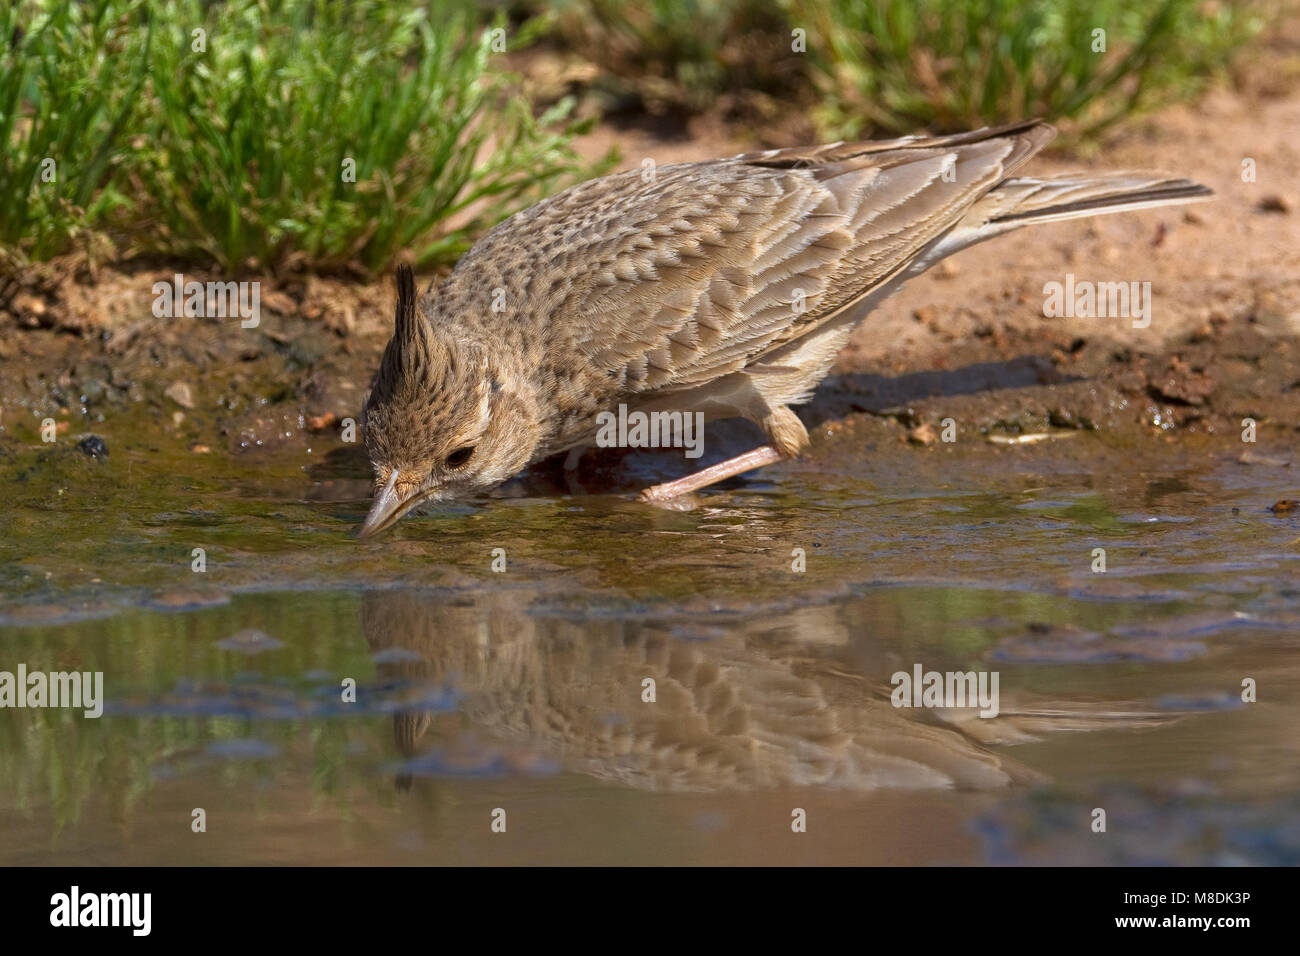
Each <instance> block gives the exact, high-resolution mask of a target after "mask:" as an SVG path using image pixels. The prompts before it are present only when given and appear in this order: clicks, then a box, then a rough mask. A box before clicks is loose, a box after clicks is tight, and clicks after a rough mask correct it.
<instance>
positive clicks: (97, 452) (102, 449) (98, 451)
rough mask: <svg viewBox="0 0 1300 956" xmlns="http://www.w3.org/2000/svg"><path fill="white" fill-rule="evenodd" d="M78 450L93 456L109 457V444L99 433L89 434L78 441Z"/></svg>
mask: <svg viewBox="0 0 1300 956" xmlns="http://www.w3.org/2000/svg"><path fill="white" fill-rule="evenodd" d="M77 451H79V452H81V453H82V454H85V455H89V456H90V457H91V458H107V457H108V445H107V444H106V443H105V442H104V439H102V438H100V437H99V436H98V435H87V436H86V437H85V438H83V439H81V441H79V442H77Z"/></svg>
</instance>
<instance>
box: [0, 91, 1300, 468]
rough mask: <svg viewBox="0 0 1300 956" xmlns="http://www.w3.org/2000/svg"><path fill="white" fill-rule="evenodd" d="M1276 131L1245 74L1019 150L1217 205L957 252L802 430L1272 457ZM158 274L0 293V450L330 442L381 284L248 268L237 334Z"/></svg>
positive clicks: (346, 405)
mask: <svg viewBox="0 0 1300 956" xmlns="http://www.w3.org/2000/svg"><path fill="white" fill-rule="evenodd" d="M1292 86H1293V85H1292ZM1297 130H1300V91H1297V90H1295V89H1294V88H1292V89H1289V90H1285V91H1272V90H1270V89H1269V88H1268V87H1267V85H1263V86H1260V85H1255V86H1254V87H1251V88H1248V91H1246V92H1242V91H1237V92H1228V91H1223V90H1219V91H1216V92H1214V93H1211V94H1210V95H1208V96H1206V97H1205V98H1203V99H1202V100H1201V101H1200V102H1199V103H1197V104H1195V105H1194V106H1188V107H1179V108H1174V109H1170V110H1166V111H1164V112H1163V113H1161V114H1159V115H1156V116H1153V117H1150V118H1147V119H1142V120H1139V121H1136V122H1134V123H1133V124H1131V125H1130V126H1129V127H1127V128H1126V130H1125V131H1123V132H1122V133H1120V134H1118V135H1116V136H1115V137H1113V138H1111V139H1110V140H1108V141H1107V142H1106V143H1105V144H1103V145H1102V146H1101V147H1100V148H1099V149H1098V150H1097V151H1096V153H1095V155H1090V156H1088V157H1080V156H1061V155H1057V154H1050V153H1049V154H1048V155H1046V156H1043V157H1040V158H1038V159H1036V160H1035V161H1034V163H1033V164H1031V167H1030V170H1029V172H1030V173H1031V174H1032V173H1034V172H1041V173H1049V174H1050V173H1055V172H1063V171H1066V170H1071V169H1077V170H1082V171H1090V170H1117V169H1124V168H1132V169H1162V170H1166V171H1169V172H1173V173H1177V174H1180V175H1185V176H1188V177H1190V178H1192V179H1195V180H1198V181H1200V182H1202V183H1205V184H1206V185H1208V186H1210V187H1211V188H1213V189H1214V190H1215V192H1216V194H1217V195H1216V199H1215V201H1213V202H1209V203H1204V204H1200V205H1196V206H1191V207H1186V208H1175V209H1161V210H1153V211H1147V212H1140V213H1133V214H1125V215H1116V216H1108V217H1103V218H1099V219H1094V220H1085V221H1077V222H1067V223H1058V224H1052V225H1047V226H1040V227H1036V228H1032V229H1026V230H1022V231H1021V232H1019V233H1015V234H1012V235H1010V236H1006V237H1002V238H999V239H996V240H993V241H991V242H989V243H986V244H984V245H982V246H978V247H975V248H973V249H969V250H966V251H964V252H962V253H960V254H959V255H957V256H955V257H953V258H952V259H950V260H948V261H947V262H945V263H942V264H941V265H940V266H939V267H937V268H936V269H934V270H932V272H931V273H930V274H929V275H927V276H923V277H921V278H919V279H917V280H914V281H913V282H912V283H910V284H909V286H908V287H907V288H906V289H904V290H903V291H902V292H901V293H900V294H899V295H898V296H896V297H894V298H893V299H891V300H889V301H888V302H886V303H884V304H883V305H882V306H881V307H880V308H879V309H878V310H877V311H876V312H875V313H874V314H873V315H872V316H870V317H869V318H868V320H867V321H866V322H864V323H863V325H862V326H861V327H860V328H859V329H858V331H857V332H856V333H855V335H854V337H853V339H852V340H851V342H850V344H849V346H848V347H847V348H846V349H845V351H844V352H843V353H842V355H841V356H840V359H839V363H838V367H837V369H836V372H837V373H838V374H836V375H835V376H833V378H832V379H831V380H829V381H828V382H827V383H825V384H824V385H823V386H822V388H821V389H820V390H819V392H818V395H817V397H816V399H815V400H814V401H813V403H812V404H811V405H810V406H807V407H806V408H805V409H803V410H802V412H801V414H803V416H804V418H805V420H806V421H807V422H808V423H809V424H810V425H813V426H824V428H823V427H817V428H815V429H814V435H815V436H816V435H818V434H823V435H824V434H825V433H826V431H827V430H829V431H832V432H833V431H837V430H843V429H849V430H852V429H855V428H868V429H871V430H873V431H874V430H878V429H881V428H883V429H886V434H887V435H892V436H893V437H894V438H896V439H897V441H898V442H899V443H900V446H903V445H906V444H907V443H909V442H910V443H911V444H912V445H914V446H917V447H919V446H925V445H930V444H934V443H936V442H940V441H942V440H943V437H944V431H943V429H944V427H945V419H952V420H953V426H955V427H956V429H957V430H958V431H960V432H961V433H962V434H964V435H970V434H971V430H972V429H973V430H975V431H976V432H977V433H990V434H1004V435H1007V436H1015V435H1022V436H1024V435H1033V434H1041V433H1043V432H1045V431H1049V430H1054V431H1061V430H1075V429H1083V430H1097V431H1101V432H1107V433H1112V434H1114V435H1115V436H1116V437H1117V438H1120V439H1138V438H1144V437H1152V436H1161V437H1163V438H1164V439H1165V440H1174V439H1176V438H1177V436H1180V435H1183V434H1206V433H1209V434H1219V435H1223V436H1225V437H1226V436H1227V435H1230V434H1237V433H1240V432H1241V431H1242V430H1243V428H1244V427H1245V425H1244V424H1243V419H1246V418H1250V419H1253V420H1254V421H1255V422H1256V423H1257V425H1256V427H1257V429H1258V430H1259V432H1260V434H1261V436H1263V435H1267V436H1270V438H1271V440H1270V441H1269V442H1268V447H1270V448H1272V449H1275V450H1276V449H1281V450H1282V459H1281V460H1288V461H1289V460H1290V458H1291V457H1292V455H1291V454H1290V452H1289V451H1288V449H1292V450H1293V449H1294V448H1295V447H1296V446H1297V445H1300V209H1298V208H1297V207H1298V205H1300V186H1298V185H1297V183H1298V182H1300V179H1298V177H1297V173H1298V172H1300V138H1297V136H1296V131H1297ZM733 132H734V131H733ZM610 145H617V146H619V147H620V150H621V153H622V167H623V168H636V167H639V166H640V165H641V162H642V160H643V159H644V158H646V157H649V158H652V159H654V160H655V161H656V162H657V163H661V164H662V163H668V162H677V161H686V160H694V159H705V158H711V157H714V156H718V155H728V154H732V153H735V152H737V151H739V150H740V149H743V148H746V147H747V146H748V145H749V144H747V143H745V142H743V141H741V140H740V139H739V138H738V137H736V136H734V135H730V134H729V135H723V134H715V133H709V132H706V133H704V135H701V136H698V137H695V138H681V137H678V136H673V135H665V134H656V133H655V132H653V131H646V130H644V129H629V128H619V127H615V126H613V125H608V124H607V125H605V126H603V127H600V128H598V129H597V131H596V132H595V133H593V134H592V135H591V136H589V137H588V138H586V139H585V140H583V141H582V142H581V143H580V147H581V148H582V149H583V150H584V151H585V152H588V153H589V154H591V155H592V156H595V155H599V154H601V153H603V152H604V151H605V150H606V149H608V147H609V146H610ZM1243 169H1250V170H1253V173H1254V175H1253V178H1252V177H1251V176H1243ZM178 271H180V270H178V269H177V268H175V267H173V266H172V265H170V264H168V263H165V262H133V263H127V264H118V265H104V264H96V263H92V262H91V261H90V260H88V259H87V258H86V257H85V256H79V257H68V258H65V259H61V260H56V261H53V262H50V263H46V264H44V265H41V266H38V267H34V268H31V269H29V270H27V271H26V272H25V273H23V274H21V275H19V276H11V277H10V278H9V279H8V280H5V281H3V282H0V447H3V445H5V444H8V445H10V446H11V451H12V450H14V449H13V445H14V444H15V443H16V442H21V443H30V442H31V441H33V440H34V436H35V435H36V432H37V429H38V428H39V426H40V422H41V420H42V419H43V418H45V417H47V416H50V417H53V418H55V420H56V421H57V422H59V425H58V429H59V431H60V432H61V433H63V434H69V435H73V436H75V435H82V434H86V433H91V432H95V431H96V429H97V428H100V427H102V426H101V423H107V422H110V421H111V420H112V419H113V418H115V417H116V418H119V419H125V418H127V417H129V418H130V419H131V420H132V421H135V422H139V421H140V420H141V416H142V414H143V416H144V418H145V420H150V421H155V422H157V424H158V427H159V428H163V429H167V430H170V431H173V432H174V433H175V435H176V437H180V438H183V439H184V440H186V441H188V442H189V444H190V447H191V448H192V450H194V451H195V453H196V454H203V453H205V452H208V451H215V450H218V449H221V448H225V449H228V450H230V451H239V450H253V449H256V448H258V447H267V446H275V445H279V444H283V443H286V442H302V441H304V440H310V436H311V435H312V434H313V433H316V434H318V435H319V437H317V438H316V439H315V440H316V441H318V442H319V441H323V440H326V439H327V438H330V437H334V438H337V437H338V429H339V427H340V423H342V422H343V421H344V420H346V419H348V418H353V419H355V418H357V417H358V415H359V412H360V409H361V404H362V401H363V399H364V397H365V393H366V391H367V389H368V386H369V381H370V376H371V375H372V373H373V370H374V368H375V366H376V364H377V361H378V355H379V352H380V350H381V349H382V347H383V344H384V341H385V339H386V336H387V334H388V330H389V327H390V323H391V316H392V307H393V306H392V304H393V299H394V290H393V286H392V282H391V279H384V280H382V281H380V282H377V283H373V284H369V285H366V284H357V283H353V282H345V281H340V280H334V279H324V278H317V277H288V278H280V279H268V278H266V277H261V278H260V282H261V320H260V322H259V324H258V326H257V327H256V328H243V327H241V324H240V320H239V318H238V317H232V318H224V319H205V318H156V317H155V316H154V315H153V311H152V310H153V302H154V293H153V286H154V283H155V282H159V281H164V282H166V281H170V280H171V279H172V277H173V276H174V275H175V274H176V273H177V272H178ZM184 277H185V279H186V280H187V281H188V280H197V281H200V282H207V281H227V280H228V279H230V278H231V277H229V276H224V275H204V274H201V273H198V272H195V271H193V270H186V271H185V272H184ZM242 278H249V279H252V278H258V277H254V276H248V277H242ZM1070 281H1074V282H1085V281H1086V282H1094V283H1108V282H1119V283H1126V284H1131V283H1138V284H1139V285H1141V284H1143V283H1150V286H1149V289H1150V303H1151V313H1150V323H1149V325H1146V326H1145V327H1140V326H1142V325H1143V323H1142V322H1140V321H1139V322H1134V321H1133V320H1132V319H1130V318H1129V317H1122V316H1121V317H1111V318H1078V317H1056V318H1051V317H1045V315H1044V312H1045V308H1044V303H1045V300H1046V298H1047V295H1046V289H1047V288H1048V284H1049V283H1054V282H1055V283H1063V284H1064V283H1066V282H1070ZM1262 440H1263V439H1262V438H1261V441H1262ZM1241 447H1242V448H1243V449H1250V448H1252V447H1254V446H1250V445H1242V446H1241ZM813 454H814V456H815V455H816V454H817V450H816V446H814V451H813ZM1245 454H1246V456H1247V458H1249V457H1250V455H1251V452H1249V451H1246V452H1245ZM1261 454H1262V452H1261ZM1264 457H1267V455H1265V456H1264Z"/></svg>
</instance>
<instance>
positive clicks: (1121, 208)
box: [908, 172, 1214, 277]
mask: <svg viewBox="0 0 1300 956" xmlns="http://www.w3.org/2000/svg"><path fill="white" fill-rule="evenodd" d="M1213 195H1214V192H1213V191H1212V190H1210V189H1208V188H1206V187H1205V186H1202V185H1201V184H1200V183H1195V182H1192V181H1191V180H1190V179H1178V178H1173V177H1169V176H1165V175H1162V174H1160V173H1135V172H1118V173H1092V174H1086V175H1085V174H1079V173H1071V174H1068V175H1064V176H1049V177H1028V176H1017V177H1015V178H1013V179H1004V180H1003V181H1002V182H1000V183H998V184H997V185H996V186H994V187H993V188H992V189H991V190H989V191H988V192H987V193H985V194H984V196H982V197H981V198H980V199H979V200H977V201H976V202H975V203H974V204H973V205H972V206H971V207H970V209H969V210H967V212H966V215H965V216H963V217H962V218H961V221H960V222H958V223H957V225H956V226H955V227H954V228H953V229H951V230H950V231H949V232H947V233H945V234H944V235H943V236H940V237H939V238H938V239H937V240H935V242H934V243H932V244H931V246H930V248H928V249H927V250H925V251H924V252H923V253H922V254H921V255H920V256H918V257H917V258H916V260H914V262H913V264H912V267H911V268H910V269H909V271H908V276H909V277H910V276H912V275H916V274H918V273H921V272H924V271H925V270H926V269H928V268H929V267H930V266H932V265H934V264H935V263H936V262H938V261H939V260H940V259H943V258H946V257H947V256H950V255H952V254H953V253H954V252H958V251H960V250H962V249H965V248H966V247H967V246H972V245H974V244H975V243H977V242H983V241H984V240H985V239H992V238H993V237H994V236H1000V235H1002V234H1003V233H1004V232H1010V231H1011V230H1013V229H1019V228H1020V227H1021V226H1032V225H1035V224H1037V223H1040V222H1059V221H1061V220H1063V219H1081V218H1083V217H1085V216H1100V215H1104V214H1106V213H1111V212H1132V211H1135V210H1138V209H1153V208H1155V207H1158V206H1176V205H1181V204H1183V203H1189V202H1200V201H1202V200H1205V199H1209V198H1211V197H1212V196H1213Z"/></svg>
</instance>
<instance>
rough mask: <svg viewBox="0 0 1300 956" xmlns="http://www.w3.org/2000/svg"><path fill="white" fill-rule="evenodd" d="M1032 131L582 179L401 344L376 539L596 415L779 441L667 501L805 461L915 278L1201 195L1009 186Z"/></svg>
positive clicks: (665, 492) (1168, 188)
mask: <svg viewBox="0 0 1300 956" xmlns="http://www.w3.org/2000/svg"><path fill="white" fill-rule="evenodd" d="M1053 134H1054V130H1053V129H1052V127H1050V126H1048V125H1046V124H1044V123H1041V122H1037V121H1029V122H1025V123H1019V124H1015V125H1012V126H1006V127H1002V128H999V129H984V130H977V131H975V132H971V133H963V134H959V135H955V136H945V137H908V138H904V139H899V140H891V141H886V142H866V143H854V144H833V145H830V146H819V147H810V148H797V149H784V150H769V151H766V152H760V153H749V154H745V155H742V156H737V157H734V158H731V159H723V160H716V161H712V162H703V163H684V164H680V165H672V166H661V167H659V168H658V170H657V171H655V174H654V175H653V176H651V177H648V178H647V177H645V176H644V174H643V172H642V171H640V170H637V171H632V172H625V173H620V174H617V175H613V176H607V177H604V178H602V179H596V180H592V181H590V182H587V183H583V184H580V185H578V186H575V187H573V188H571V189H569V190H566V191H565V192H562V193H560V194H558V195H556V196H553V197H551V198H550V199H547V200H545V201H543V202H541V203H538V204H537V205H535V206H533V207H532V208H530V209H527V210H525V211H523V212H521V213H519V214H517V215H515V216H513V217H511V218H510V219H508V220H506V221H505V222H503V223H501V224H500V225H498V226H497V227H496V228H494V229H493V230H491V231H490V232H488V233H487V234H486V235H485V236H483V238H482V239H480V240H479V241H478V242H477V243H476V244H475V245H474V247H473V248H472V249H470V251H469V252H468V253H466V255H465V256H464V258H462V259H461V261H460V262H459V263H458V264H457V266H456V268H455V270H454V271H453V272H452V273H451V275H450V276H449V277H448V278H447V279H446V281H444V282H443V283H442V284H441V285H440V286H439V287H438V288H437V290H436V291H434V290H433V289H432V288H431V289H430V290H429V291H428V292H426V294H425V296H424V297H423V298H422V299H421V300H420V301H418V302H417V301H416V297H415V291H414V284H413V281H414V280H413V278H412V276H411V274H410V272H409V270H399V274H398V293H399V294H398V308H397V322H396V330H395V332H394V335H393V339H392V340H391V341H390V342H389V344H388V347H387V348H386V349H385V351H384V356H383V360H382V363H381V366H380V370H379V373H378V375H377V376H376V378H375V382H374V386H373V388H372V391H371V394H370V397H369V399H368V401H367V405H366V410H365V429H366V442H367V447H368V449H369V452H370V457H371V461H372V463H373V465H374V467H375V471H376V477H377V485H376V500H375V503H374V506H373V507H372V510H371V514H370V516H369V517H368V518H367V521H366V524H365V525H364V526H363V534H369V533H373V532H375V531H378V530H380V529H382V528H384V527H387V526H388V525H390V524H391V523H392V522H393V521H395V520H397V518H399V517H401V515H402V514H404V513H405V512H406V511H407V510H409V509H410V508H411V507H412V506H414V505H415V504H418V503H420V502H422V501H430V500H438V499H441V498H447V497H451V496H454V495H457V494H465V493H472V492H475V491H481V490H486V489H488V488H491V487H492V486H494V485H497V484H499V483H501V482H502V481H504V480H506V479H507V478H509V477H510V476H511V475H513V474H515V473H517V472H518V471H520V470H521V469H522V468H524V467H525V466H526V465H528V464H529V463H531V462H535V461H539V460H541V459H543V458H546V457H548V456H550V455H553V454H556V453H557V452H561V451H565V450H567V449H574V448H579V447H581V446H583V445H587V444H591V443H592V442H593V441H594V438H595V435H596V431H597V422H596V416H597V415H598V414H599V413H600V412H602V411H607V410H611V409H613V408H616V407H617V406H618V404H620V403H626V404H627V405H628V406H629V407H630V408H632V409H633V410H642V411H670V410H681V411H691V412H695V411H700V412H703V413H704V414H705V416H706V418H710V419H717V418H729V417H744V418H748V419H750V420H751V421H753V422H755V423H756V424H758V425H759V426H760V427H761V428H762V429H763V430H764V432H765V433H766V435H767V438H768V442H769V444H768V445H767V446H764V447H763V448H760V449H756V450H755V451H754V452H751V453H749V455H748V456H741V457H740V458H737V459H733V460H732V461H730V462H725V463H723V464H722V465H717V466H713V467H712V468H710V469H705V470H704V471H703V472H699V473H697V474H696V475H695V476H692V477H690V478H688V479H683V480H681V481H678V482H672V483H669V484H668V485H663V486H659V487H658V488H655V489H649V490H648V492H647V496H648V497H651V498H664V497H671V496H672V495H675V494H680V493H683V492H685V491H689V490H694V489H695V488H698V487H703V486H704V485H706V484H710V483H712V482H714V481H717V480H720V479H721V478H724V477H727V476H729V475H731V474H738V473H740V472H741V471H745V470H748V469H749V468H753V467H756V466H758V465H761V464H767V463H770V462H772V461H775V460H778V459H780V458H782V457H793V456H796V455H798V454H800V453H801V452H802V451H803V450H804V449H805V448H806V447H807V444H808V435H807V432H806V431H805V429H804V427H803V425H802V424H801V423H800V421H799V419H798V418H797V417H796V416H795V414H794V413H793V412H792V411H791V410H790V408H789V406H790V405H794V404H798V403H800V402H802V401H806V400H807V398H808V397H809V396H810V395H811V393H812V390H813V389H814V388H815V387H816V385H817V383H818V382H819V381H821V379H822V378H823V377H825V375H826V373H827V372H828V371H829V370H830V367H831V365H832V363H833V362H834V360H835V356H836V354H837V353H838V352H839V350H840V348H841V347H842V346H843V345H844V343H845V341H846V340H847V338H848V336H849V334H850V333H851V332H852V331H853V329H854V327H855V326H856V325H857V324H858V323H859V322H860V321H862V319H863V318H864V317H865V316H866V315H867V313H868V312H870V310H871V309H872V308H873V307H874V306H875V305H876V304H877V303H878V302H879V301H880V300H881V299H883V298H885V297H886V296H888V295H890V294H891V293H892V292H894V291H895V290H896V289H897V288H898V287H899V285H901V283H902V282H904V281H905V280H907V279H909V278H911V277H912V276H915V275H917V274H919V273H920V272H922V271H924V270H925V269H927V268H929V267H930V266H931V265H933V264H934V263H935V262H938V261H939V260H940V259H942V258H944V257H945V256H948V255H951V254H952V253H953V252H956V251H958V250H959V249H963V248H965V247H966V246H969V245H971V244H973V243H975V242H979V241H982V240H984V239H987V238H990V237H992V236H995V235H999V234H1001V233H1003V232H1007V231H1009V230H1011V229H1015V228H1018V227H1020V226H1022V225H1027V224H1030V223H1038V222H1050V221H1054V220H1059V219H1070V218H1075V217H1079V216H1090V215H1096V214H1099V213H1105V212H1111V211H1117V210H1121V209H1142V208H1148V207H1151V206H1162V205H1169V204H1173V203H1181V202H1188V201H1192V200H1196V199H1200V198H1204V197H1206V196H1208V195H1209V194H1210V192H1209V190H1208V189H1206V188H1205V187H1203V186H1199V185H1197V184H1195V183H1192V182H1190V181H1188V180H1185V179H1171V178H1166V177H1163V176H1159V175H1150V174H1138V173H1114V174H1107V175H1104V176H1086V177H1085V176H1067V177H1054V178H1050V179H1029V178H1012V174H1013V173H1015V172H1016V171H1017V170H1018V169H1019V168H1020V167H1021V166H1022V165H1023V164H1024V163H1025V161H1026V160H1028V159H1029V158H1030V157H1031V156H1032V155H1033V154H1034V153H1036V152H1038V150H1040V149H1041V148H1042V147H1043V146H1044V144H1046V142H1047V141H1048V140H1049V139H1050V138H1051V137H1052V135H1053Z"/></svg>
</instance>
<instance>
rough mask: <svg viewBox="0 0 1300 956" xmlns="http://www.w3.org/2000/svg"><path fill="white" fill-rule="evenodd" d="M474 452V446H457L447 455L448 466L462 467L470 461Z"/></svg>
mask: <svg viewBox="0 0 1300 956" xmlns="http://www.w3.org/2000/svg"><path fill="white" fill-rule="evenodd" d="M473 454H474V446H473V445H466V446H465V447H464V448H457V449H456V450H455V451H453V452H452V453H451V454H450V455H448V456H447V467H448V468H462V467H464V466H465V464H466V463H467V462H468V461H469V459H470V456H471V455H473Z"/></svg>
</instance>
